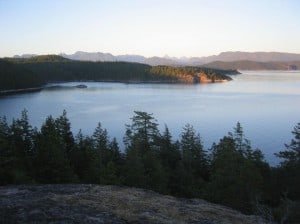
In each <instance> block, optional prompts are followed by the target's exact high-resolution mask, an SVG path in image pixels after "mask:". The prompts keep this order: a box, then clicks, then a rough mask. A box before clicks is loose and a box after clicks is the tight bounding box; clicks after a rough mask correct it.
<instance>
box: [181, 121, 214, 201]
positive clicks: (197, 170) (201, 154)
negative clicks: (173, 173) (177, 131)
mask: <svg viewBox="0 0 300 224" xmlns="http://www.w3.org/2000/svg"><path fill="white" fill-rule="evenodd" d="M180 148H181V152H182V162H183V167H184V173H185V180H186V183H185V185H186V189H187V190H186V193H187V196H196V195H197V196H203V189H204V186H205V181H207V180H208V177H209V173H208V159H207V154H206V152H205V151H204V149H203V145H202V142H201V138H200V135H199V134H196V132H195V130H194V128H193V126H192V125H190V124H187V125H185V127H184V128H183V133H182V135H181V141H180Z"/></svg>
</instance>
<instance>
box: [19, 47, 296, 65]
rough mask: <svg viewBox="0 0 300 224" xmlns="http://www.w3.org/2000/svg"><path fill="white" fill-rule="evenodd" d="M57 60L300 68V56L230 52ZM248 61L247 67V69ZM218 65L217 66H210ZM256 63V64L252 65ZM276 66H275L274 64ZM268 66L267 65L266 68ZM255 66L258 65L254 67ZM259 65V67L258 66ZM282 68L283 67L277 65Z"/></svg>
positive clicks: (86, 56)
mask: <svg viewBox="0 0 300 224" xmlns="http://www.w3.org/2000/svg"><path fill="white" fill-rule="evenodd" d="M33 56H36V55H34V54H24V55H15V56H14V58H30V57H33ZM58 56H62V57H64V58H67V59H71V60H77V61H93V62H111V61H113V62H117V61H122V62H135V63H142V64H148V65H151V66H157V65H168V66H202V65H205V67H209V66H213V68H219V69H228V68H229V69H245V68H246V69H250V70H252V69H253V70H257V69H266V70H272V69H274V70H278V69H283V70H288V68H289V66H290V65H293V64H295V65H296V67H297V68H296V69H298V68H299V67H300V54H296V53H285V52H243V51H227V52H221V53H220V54H218V55H211V56H207V57H179V58H178V57H170V56H168V55H165V56H164V57H158V56H153V57H145V56H142V55H136V54H124V55H113V54H111V53H103V52H84V51H77V52H75V53H74V54H65V53H60V54H58ZM220 61H221V62H228V63H229V62H230V63H233V62H234V63H233V65H230V64H228V63H227V64H226V63H225V64H224V67H220V63H219V64H217V65H216V62H220ZM240 61H244V65H243V66H236V65H237V64H240V63H239V62H240ZM246 61H247V63H248V64H247V65H245V63H246ZM213 62H215V64H210V63H213ZM253 62H256V63H253ZM274 62H276V63H274ZM263 63H265V64H263ZM254 64H255V65H254ZM258 64H260V65H259V66H258ZM278 64H281V65H278Z"/></svg>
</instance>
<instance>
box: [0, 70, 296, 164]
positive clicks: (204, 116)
mask: <svg viewBox="0 0 300 224" xmlns="http://www.w3.org/2000/svg"><path fill="white" fill-rule="evenodd" d="M232 78H233V81H231V82H227V83H215V84H197V85H182V84H141V83H140V84H125V83H108V82H69V83H55V84H51V85H49V86H48V87H47V88H45V89H43V90H42V91H40V92H34V93H25V94H17V95H10V96H2V97H0V116H6V117H7V118H8V119H9V121H11V120H12V119H13V118H18V117H20V113H21V111H22V110H23V109H27V110H28V114H29V119H30V123H31V124H32V125H33V126H36V127H38V128H40V126H41V125H42V123H43V122H44V121H45V118H46V117H47V116H49V115H52V116H54V117H57V116H59V115H61V114H62V112H63V110H64V109H65V110H66V111H67V114H68V118H69V119H70V121H71V124H72V130H73V132H74V134H76V133H77V132H78V131H79V129H81V130H82V132H83V133H84V134H89V135H90V134H91V133H92V132H93V131H94V129H95V127H96V125H97V123H98V122H101V124H102V125H103V127H104V128H106V129H107V130H108V133H109V136H110V137H116V138H117V140H118V142H119V144H120V146H121V148H122V149H124V146H123V143H122V138H123V136H124V133H125V124H126V123H130V122H131V121H130V117H132V116H133V113H134V111H146V112H148V113H153V116H154V117H155V118H156V119H157V121H158V123H159V124H160V129H161V130H163V129H164V125H165V124H166V125H167V126H168V127H169V129H170V131H171V133H172V135H173V138H174V139H178V138H179V136H180V133H181V131H182V128H183V126H184V125H185V124H187V123H190V124H192V125H193V126H194V127H195V129H196V130H197V131H198V132H199V133H200V135H201V137H202V141H203V143H204V146H205V148H206V149H208V148H210V147H211V145H212V143H213V142H217V141H218V140H219V139H220V138H222V137H223V136H224V135H226V134H227V133H228V132H229V131H232V130H233V127H235V125H236V123H237V122H238V121H239V122H240V123H241V124H242V127H243V129H244V132H245V135H246V137H247V138H248V139H249V140H250V141H251V144H252V146H253V147H255V148H259V149H261V150H262V151H263V153H264V154H265V157H266V160H267V161H268V162H269V163H270V164H271V165H276V164H278V162H279V160H278V159H277V158H276V157H275V156H274V153H275V152H278V151H280V150H284V149H285V147H284V143H289V142H290V139H291V138H292V137H293V136H292V134H291V131H292V129H293V127H294V126H295V125H296V123H297V122H300V72H298V71H296V72H292V71H242V74H241V75H237V76H232ZM79 84H84V85H86V86H87V88H76V87H75V86H76V85H79Z"/></svg>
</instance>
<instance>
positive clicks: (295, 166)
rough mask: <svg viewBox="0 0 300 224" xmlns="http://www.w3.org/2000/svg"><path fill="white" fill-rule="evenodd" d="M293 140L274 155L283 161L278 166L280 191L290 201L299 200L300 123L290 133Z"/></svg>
mask: <svg viewBox="0 0 300 224" xmlns="http://www.w3.org/2000/svg"><path fill="white" fill-rule="evenodd" d="M292 134H293V135H294V138H293V139H292V140H291V142H290V144H285V147H286V150H285V151H280V152H279V153H277V154H275V155H276V156H278V157H279V158H281V159H283V161H282V162H281V164H280V167H279V172H280V178H281V180H280V182H281V183H282V186H281V188H282V189H281V191H282V192H286V194H287V197H288V198H289V199H292V200H300V123H298V124H297V125H296V126H295V127H294V128H293V131H292Z"/></svg>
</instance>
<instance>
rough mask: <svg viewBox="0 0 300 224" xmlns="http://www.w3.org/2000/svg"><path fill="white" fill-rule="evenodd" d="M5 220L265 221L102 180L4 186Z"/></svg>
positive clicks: (0, 218)
mask: <svg viewBox="0 0 300 224" xmlns="http://www.w3.org/2000/svg"><path fill="white" fill-rule="evenodd" d="M0 223H6V224H10V223H52V224H65V223H89V224H94V223H95V224H96V223H116V224H118V223H200V224H201V223H203V224H221V223H222V224H227V223H228V224H229V223H230V224H235V223H236V224H237V223H243V224H252V223H264V222H263V220H262V219H261V218H259V217H256V216H247V215H243V214H241V213H240V212H237V211H235V210H232V209H230V208H227V207H224V206H220V205H216V204H212V203H209V202H206V201H204V200H201V199H180V198H175V197H171V196H164V195H161V194H158V193H154V192H152V191H148V190H143V189H137V188H128V187H117V186H99V185H80V184H78V185H34V186H23V185H22V186H6V187H0Z"/></svg>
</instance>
